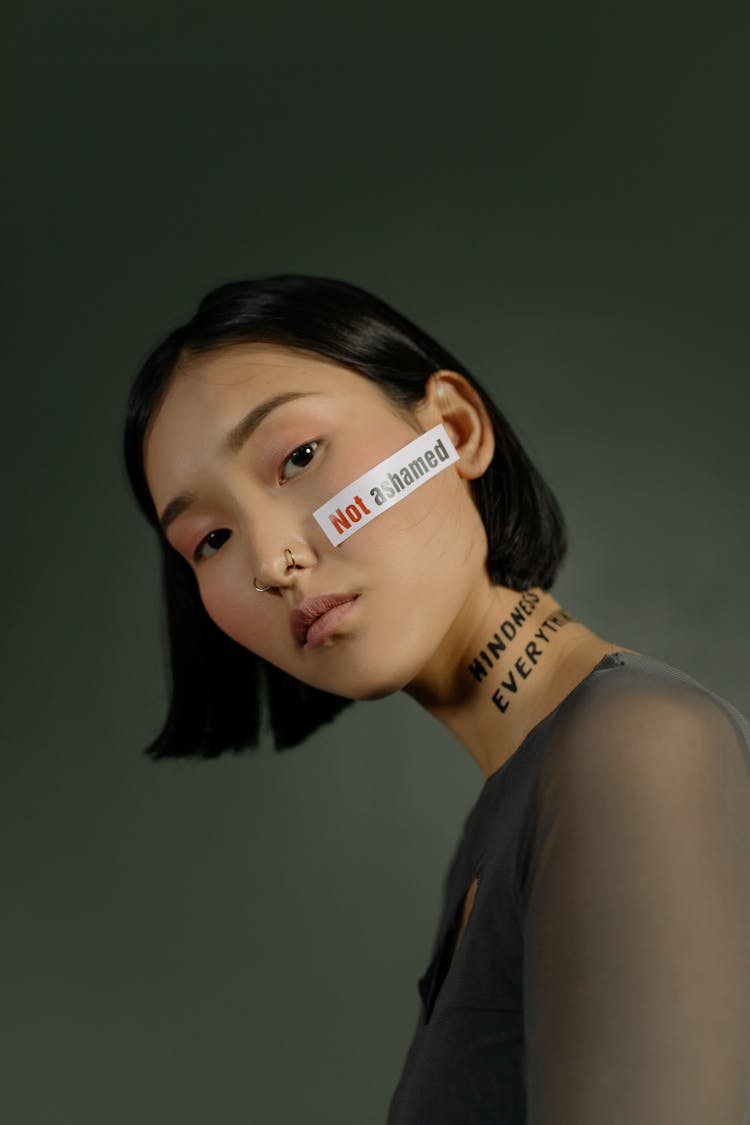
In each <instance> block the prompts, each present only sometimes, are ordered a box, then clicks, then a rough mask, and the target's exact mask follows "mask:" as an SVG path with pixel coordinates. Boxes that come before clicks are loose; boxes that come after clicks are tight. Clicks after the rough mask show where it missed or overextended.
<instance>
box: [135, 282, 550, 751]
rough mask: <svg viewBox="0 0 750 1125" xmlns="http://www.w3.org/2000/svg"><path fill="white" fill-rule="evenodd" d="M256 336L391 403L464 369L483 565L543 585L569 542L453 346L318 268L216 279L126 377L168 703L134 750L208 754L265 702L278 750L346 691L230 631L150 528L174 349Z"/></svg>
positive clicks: (155, 521) (239, 734)
mask: <svg viewBox="0 0 750 1125" xmlns="http://www.w3.org/2000/svg"><path fill="white" fill-rule="evenodd" d="M251 341H257V342H262V343H270V344H280V345H284V346H287V347H292V348H299V349H304V350H306V351H312V352H316V353H317V354H318V355H320V356H322V357H323V358H325V359H329V360H333V361H335V362H336V363H340V364H343V365H345V366H346V367H348V368H350V369H351V370H353V371H355V372H358V373H359V374H360V375H364V376H365V378H367V379H370V380H372V382H374V383H376V384H377V385H378V386H379V387H380V389H381V390H382V391H383V393H384V394H385V395H387V396H388V397H389V398H390V399H391V401H392V402H394V403H395V404H396V405H397V406H399V407H401V408H406V409H409V408H412V407H414V406H415V405H416V404H417V403H418V402H419V401H420V400H421V399H422V398H423V396H424V384H425V382H426V381H427V379H428V377H429V376H430V375H431V374H432V373H433V372H434V371H437V370H440V369H448V370H451V371H457V372H460V374H462V375H464V376H465V377H466V379H468V381H469V382H470V383H471V385H472V386H473V387H474V388H475V389H476V391H477V392H478V394H479V395H480V396H481V398H482V401H483V403H484V405H485V407H486V408H487V412H488V414H489V416H490V418H491V420H492V427H493V430H494V434H495V443H496V445H495V454H494V457H493V460H492V463H491V464H490V466H489V467H488V469H487V470H486V472H485V473H484V474H483V475H482V476H481V477H479V478H478V479H477V480H474V481H472V482H471V487H472V493H473V496H474V499H475V502H476V505H477V508H478V510H479V513H480V516H481V518H482V521H483V523H484V526H485V528H486V530H487V539H488V557H487V571H488V574H489V576H490V579H491V581H492V582H493V583H495V584H496V585H497V584H501V585H504V586H508V587H510V588H511V589H514V590H520V591H524V590H528V589H531V588H532V587H535V586H538V587H540V588H541V589H543V590H548V589H549V588H550V587H551V585H552V584H553V582H554V580H555V577H556V574H557V571H558V569H559V567H560V564H561V562H562V560H563V557H564V555H565V551H566V533H565V523H564V520H563V517H562V513H561V512H560V509H559V507H558V505H557V501H556V500H555V497H554V495H553V493H552V492H551V490H550V489H549V488H548V486H547V484H546V483H545V481H544V480H543V479H542V477H541V475H540V474H539V472H538V471H537V470H536V468H535V467H534V465H533V464H532V463H531V461H530V459H529V457H528V456H527V454H526V452H525V451H524V449H523V447H522V446H521V443H520V441H519V440H518V438H517V437H516V435H515V434H514V432H513V430H512V429H511V427H510V426H509V424H508V422H507V421H506V419H505V418H504V417H503V415H502V413H501V412H500V410H499V409H498V407H497V406H496V405H495V403H494V402H493V401H492V400H491V399H490V398H489V396H488V395H487V394H486V392H485V391H484V390H483V389H482V388H481V387H480V386H479V384H478V383H477V381H476V379H475V378H474V377H473V376H472V375H471V374H470V373H469V372H468V371H467V370H466V368H465V367H464V366H463V365H462V364H461V363H459V362H458V361H457V360H456V359H455V358H454V356H452V355H451V354H450V353H449V352H447V351H446V350H445V348H443V347H441V346H440V345H439V344H438V343H437V342H436V341H435V340H434V339H433V338H432V337H431V336H428V335H427V333H426V332H423V331H422V330H421V329H420V328H418V327H417V326H416V325H415V324H413V323H412V322H411V321H410V320H407V318H406V317H404V316H402V315H401V314H400V313H398V312H396V310H395V309H393V308H391V307H390V305H388V304H386V303H385V301H382V300H380V299H379V298H378V297H375V296H373V295H372V294H371V293H369V292H367V291H366V290H364V289H360V288H358V287H357V286H355V285H350V284H348V283H347V282H345V281H340V280H337V279H334V278H328V277H313V276H309V275H305V274H276V275H273V276H271V277H259V278H251V279H249V280H244V281H235V282H230V283H229V284H226V285H221V286H219V287H218V288H216V289H213V290H212V291H211V292H210V293H208V294H207V295H206V296H205V297H204V298H203V300H202V301H201V302H200V304H199V305H198V308H197V309H196V311H195V313H194V314H193V316H192V317H191V319H190V320H189V321H187V323H186V324H182V325H180V326H179V327H178V328H175V329H174V330H173V331H172V332H170V333H169V335H168V336H167V337H166V338H165V339H164V340H163V341H162V342H161V343H160V344H158V345H157V347H156V348H154V350H153V351H152V352H151V353H150V355H148V357H147V359H146V360H145V362H144V363H143V365H142V367H141V369H140V371H139V372H138V374H137V375H136V378H135V380H134V382H133V385H132V387H131V389H130V392H129V396H128V400H127V407H126V420H125V429H124V441H123V452H124V458H125V467H126V471H127V475H128V478H129V481H130V485H131V487H132V490H133V493H134V495H135V498H136V501H137V503H138V506H139V507H140V509H141V511H142V512H143V514H144V515H145V517H146V519H147V520H148V522H149V523H150V524H151V525H152V526H153V527H154V529H155V530H156V532H157V536H158V539H159V543H160V546H161V552H162V555H161V569H162V580H163V592H164V604H165V611H166V613H165V616H166V630H167V647H168V652H169V659H168V671H169V678H170V687H171V698H170V702H169V712H168V715H167V718H166V720H165V723H164V727H163V730H162V731H161V733H160V734H159V735H158V737H157V738H156V739H155V740H154V741H153V742H152V743H151V744H150V745H149V746H148V747H147V748H146V749H145V750H144V751H143V753H144V754H145V755H148V756H149V757H151V758H153V759H160V758H182V757H198V758H215V757H217V756H218V755H220V754H221V753H222V752H223V751H224V750H233V751H234V752H235V753H238V752H240V751H242V750H244V749H249V748H253V747H255V746H257V744H258V738H259V731H260V725H261V713H262V705H263V706H264V708H265V716H264V717H266V718H267V721H268V724H269V726H270V728H271V731H272V733H273V738H274V746H275V749H276V750H284V749H286V748H288V747H290V746H296V745H297V744H298V743H300V742H302V741H303V739H304V738H306V737H307V736H308V735H310V734H312V733H313V731H315V730H316V729H317V728H318V727H319V726H321V725H322V724H323V723H326V722H330V721H331V720H332V719H334V718H335V717H336V715H337V714H338V713H339V712H340V711H341V710H342V709H343V708H344V707H347V706H348V705H349V704H351V703H352V702H353V701H352V700H351V699H347V698H344V697H342V696H338V695H334V694H332V693H329V692H326V691H321V690H319V689H318V688H314V687H310V686H308V685H307V684H304V683H302V682H300V681H299V680H296V679H295V678H294V677H292V676H290V675H288V674H287V673H286V672H283V671H282V670H281V669H279V668H276V667H275V666H274V665H272V664H270V663H269V662H268V661H266V660H263V659H262V658H260V657H258V656H256V655H255V654H254V653H252V652H250V651H249V650H248V649H246V648H244V647H243V646H242V645H240V644H239V643H238V642H236V641H235V640H233V639H232V638H231V637H229V636H227V635H226V633H224V632H222V630H220V629H219V627H218V626H217V625H216V624H215V623H214V622H213V621H212V619H211V618H210V617H209V616H208V613H207V612H206V610H205V608H204V606H203V603H202V601H201V599H200V594H199V589H198V584H197V580H196V577H195V573H194V571H193V569H192V568H191V566H190V565H189V564H188V562H187V561H186V560H185V559H184V558H183V557H182V556H181V555H180V554H179V553H178V552H177V551H176V550H175V549H174V547H173V546H172V545H171V543H170V542H169V540H168V539H167V538H166V536H165V535H164V534H163V532H162V530H161V528H160V526H159V518H158V513H157V511H156V508H155V506H154V503H153V500H152V498H151V494H150V492H149V489H148V485H147V483H146V477H145V473H144V467H143V440H144V435H145V431H146V427H147V425H148V422H149V419H150V417H151V415H152V414H153V412H154V410H155V409H156V407H157V406H158V404H159V403H160V401H161V399H162V398H163V396H164V394H165V392H166V390H167V388H168V386H169V383H170V379H171V377H172V375H173V373H174V372H175V370H176V368H177V367H178V365H179V363H180V361H181V360H183V359H186V358H188V357H190V356H192V355H200V354H201V353H205V352H210V351H214V350H216V349H220V348H225V347H228V346H231V345H233V344H241V343H248V342H251Z"/></svg>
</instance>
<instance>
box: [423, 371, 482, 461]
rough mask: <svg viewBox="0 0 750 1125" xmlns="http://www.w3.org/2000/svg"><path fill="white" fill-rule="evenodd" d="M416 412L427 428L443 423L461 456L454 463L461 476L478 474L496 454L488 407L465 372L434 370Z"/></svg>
mask: <svg viewBox="0 0 750 1125" xmlns="http://www.w3.org/2000/svg"><path fill="white" fill-rule="evenodd" d="M416 413H417V415H418V416H419V417H420V420H421V421H422V423H423V424H424V425H426V426H428V427H430V426H436V425H437V424H438V423H439V422H442V423H443V425H444V426H445V428H446V430H447V432H448V437H449V438H450V439H451V441H452V442H453V444H454V446H455V447H456V452H457V453H458V455H459V457H460V460H459V461H457V462H456V470H457V472H458V475H459V476H460V477H464V479H466V480H476V478H477V477H481V475H482V473H484V472H485V471H486V469H487V468H488V467H489V465H490V462H491V461H492V458H493V456H494V453H495V434H494V431H493V429H492V422H491V421H490V416H489V414H488V413H487V408H486V407H485V405H484V403H483V402H482V399H481V397H480V395H479V394H478V392H477V391H476V390H475V389H474V387H472V385H471V383H470V382H469V380H468V379H467V378H466V377H465V376H464V375H461V374H460V373H459V372H458V371H449V370H447V369H443V370H440V371H433V373H432V375H430V377H429V379H428V380H427V382H426V383H425V389H424V398H423V399H422V402H420V404H419V406H418V407H417V410H416Z"/></svg>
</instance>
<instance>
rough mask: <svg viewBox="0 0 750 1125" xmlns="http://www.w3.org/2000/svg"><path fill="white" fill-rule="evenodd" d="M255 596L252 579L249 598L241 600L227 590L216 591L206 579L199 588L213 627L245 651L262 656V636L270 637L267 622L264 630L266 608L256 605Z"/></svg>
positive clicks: (218, 589) (220, 588) (219, 588)
mask: <svg viewBox="0 0 750 1125" xmlns="http://www.w3.org/2000/svg"><path fill="white" fill-rule="evenodd" d="M253 593H255V591H254V590H253V586H252V580H250V581H249V592H248V594H247V597H246V598H242V599H236V598H235V599H232V598H230V597H229V596H228V595H227V593H226V591H225V588H222V587H221V586H218V588H217V586H215V585H214V584H212V583H211V582H209V581H208V580H207V579H205V580H203V581H202V582H201V585H200V594H201V601H202V602H203V606H204V609H205V610H206V613H207V614H208V616H209V617H210V618H211V620H212V621H213V623H214V625H216V626H217V628H219V629H221V631H222V633H226V635H227V636H228V637H231V638H232V640H234V641H237V643H238V644H241V645H242V646H243V647H244V648H247V649H250V651H251V652H257V653H258V654H259V655H261V649H262V647H263V637H264V635H265V636H267V635H268V623H267V622H266V625H265V628H264V625H263V618H264V617H265V616H266V615H265V614H264V613H263V607H262V606H256V605H253V603H252V602H251V601H250V600H249V599H250V597H251V595H252V594H253ZM256 597H258V595H257V594H256Z"/></svg>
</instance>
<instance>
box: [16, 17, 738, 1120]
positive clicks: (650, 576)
mask: <svg viewBox="0 0 750 1125" xmlns="http://www.w3.org/2000/svg"><path fill="white" fill-rule="evenodd" d="M208 11H209V9H208V8H207V7H206V6H205V5H203V4H201V5H198V4H194V3H180V4H177V3H174V4H166V3H161V4H159V3H157V4H156V6H155V7H154V6H152V5H150V4H149V5H147V4H144V3H134V2H131V3H129V4H128V5H127V6H126V5H121V6H119V9H118V8H113V7H112V6H110V5H103V6H102V5H94V4H90V5H83V4H81V3H77V2H72V3H66V4H65V5H53V4H51V3H49V2H48V3H44V4H36V5H28V6H27V7H26V11H25V12H23V13H20V12H17V13H16V15H15V16H14V17H13V19H14V23H13V25H12V27H11V28H10V31H11V36H10V38H9V40H8V41H6V52H7V56H8V58H7V63H6V66H5V72H6V77H7V76H8V75H10V78H11V83H10V86H9V96H8V97H6V99H5V105H6V110H7V109H8V108H9V109H10V114H9V127H8V128H6V129H5V130H4V135H5V156H6V162H5V163H6V172H5V182H6V189H9V192H10V195H9V202H8V204H7V205H6V208H5V217H6V220H8V221H7V232H6V237H5V245H6V247H7V248H8V256H7V262H6V269H5V275H6V278H5V279H6V283H7V284H8V298H7V300H6V302H5V307H6V310H7V311H8V312H9V316H8V318H7V325H6V329H5V343H6V347H5V393H6V399H5V406H4V410H3V419H4V426H3V438H4V440H3V443H2V448H3V453H4V455H5V457H6V466H5V475H4V479H5V485H6V487H5V489H4V492H3V524H4V527H5V532H6V534H5V545H4V551H3V566H4V574H5V579H4V592H5V599H4V609H5V613H4V618H5V626H4V631H3V636H4V640H5V642H6V658H5V661H4V683H5V688H6V698H5V703H4V718H5V723H4V729H5V732H6V737H5V739H4V751H3V765H4V774H5V776H4V778H3V784H2V801H3V808H2V827H3V835H4V840H3V846H2V856H3V860H4V875H3V882H2V885H3V895H2V899H3V918H2V927H1V931H0V932H1V933H2V950H1V954H2V964H3V968H4V971H5V973H4V975H5V980H4V984H3V989H2V996H3V999H2V1008H3V1025H4V1026H3V1035H4V1038H5V1039H6V1040H7V1042H6V1044H5V1046H4V1048H3V1063H4V1065H3V1070H4V1076H3V1080H2V1084H1V1085H0V1116H2V1119H3V1120H4V1121H7V1122H9V1125H11V1123H12V1125H103V1123H107V1125H134V1123H136V1122H137V1123H138V1125H165V1123H170V1125H171V1123H179V1125H208V1123H211V1125H213V1123H216V1125H246V1123H248V1122H253V1123H256V1122H257V1123H259V1125H289V1123H291V1125H296V1123H298V1122H299V1123H304V1125H307V1123H313V1125H317V1123H320V1125H353V1123H356V1125H380V1123H383V1122H384V1120H385V1113H386V1107H387V1102H388V1098H389V1096H390V1093H391V1091H392V1089H393V1087H394V1085H395V1082H396V1079H397V1077H398V1074H399V1072H400V1068H401V1065H402V1062H403V1058H404V1055H405V1051H406V1047H407V1044H408V1040H409V1037H410V1035H411V1031H412V1028H413V1024H414V1021H415V1019H416V1016H417V1002H418V997H417V990H416V981H417V978H418V976H419V975H420V974H421V973H422V971H423V970H424V968H425V965H426V962H427V956H428V952H429V948H430V945H431V942H432V939H433V930H434V926H435V924H436V920H437V911H438V906H439V898H440V894H441V882H442V877H443V873H444V869H445V866H446V864H447V861H448V859H449V857H450V854H451V852H452V849H453V847H454V844H455V842H456V839H457V834H458V832H459V830H460V827H461V824H462V821H463V817H464V816H465V814H466V812H467V811H468V808H469V806H470V804H471V802H472V801H473V799H474V797H475V795H476V794H477V792H478V790H479V787H480V785H481V782H482V777H481V775H480V773H479V771H478V769H477V768H476V766H475V765H474V763H473V762H472V761H471V759H470V758H469V755H468V753H467V752H466V751H465V750H464V749H463V748H462V747H461V746H460V745H458V744H457V743H456V742H455V741H454V740H453V739H452V737H450V736H448V735H447V733H445V732H444V731H443V730H442V728H440V727H439V726H438V724H437V723H436V722H435V721H434V720H433V719H432V718H431V717H430V716H428V715H426V714H423V713H421V712H420V711H419V710H418V708H417V707H416V706H415V705H414V704H413V703H411V701H409V700H407V699H406V698H405V697H395V698H391V699H388V700H386V701H382V702H378V703H369V704H360V705H358V706H356V707H354V708H352V709H351V711H350V712H349V713H348V714H347V715H345V716H344V717H343V718H342V719H340V720H339V721H338V722H337V723H336V724H335V725H334V726H332V727H331V728H330V729H327V730H325V732H324V733H323V734H321V735H320V736H318V737H315V738H313V739H312V740H311V741H310V742H309V743H306V744H305V745H303V746H302V747H300V748H298V749H296V750H292V751H289V752H288V753H287V754H282V755H275V754H274V753H273V751H272V749H271V748H270V746H265V747H264V748H262V749H261V750H260V751H259V752H258V754H256V755H255V756H254V757H252V756H250V755H243V756H240V757H238V758H236V759H233V760H226V761H225V760H220V761H218V762H214V763H187V764H186V763H182V764H180V763H174V762H164V763H160V764H158V765H157V764H153V763H151V762H150V761H149V760H147V759H146V758H144V757H142V756H141V750H142V748H143V746H145V744H146V742H147V741H148V740H149V739H150V738H151V737H152V736H153V735H154V733H155V731H156V729H157V728H158V726H159V724H160V722H161V720H162V718H163V715H164V708H165V694H164V674H163V669H162V662H161V639H160V591H159V586H158V581H157V573H156V563H157V554H156V547H155V543H154V541H153V538H152V534H151V532H150V530H149V529H148V528H147V527H146V525H145V524H144V523H143V521H142V520H141V517H140V516H139V514H138V513H137V511H136V510H135V506H134V503H133V501H131V499H130V496H129V494H128V490H127V487H126V482H125V476H124V470H123V467H122V465H121V463H120V459H119V458H120V440H121V425H122V417H123V411H124V402H125V397H126V394H127V390H128V387H129V384H130V381H131V379H132V377H133V375H134V373H135V370H136V368H137V366H138V364H139V363H140V361H141V360H142V359H143V357H144V356H145V354H146V352H147V350H148V349H149V348H150V347H151V346H152V344H153V343H155V342H156V340H157V339H158V338H160V337H161V336H162V335H163V334H164V333H165V332H166V331H167V330H168V329H169V328H171V327H172V326H173V325H175V324H176V323H178V322H179V321H181V320H182V319H184V318H185V317H186V316H188V315H189V314H190V312H191V311H192V309H193V307H194V305H195V304H196V302H197V301H198V299H199V298H200V297H201V296H202V295H203V293H204V292H205V291H206V290H208V289H209V288H210V287H212V286H214V285H217V284H219V283H222V282H224V281H228V280H232V279H236V278H239V277H242V276H248V275H253V276H257V275H261V274H264V273H276V272H283V271H294V272H305V273H319V274H324V275H329V276H334V277H341V278H345V279H347V280H349V281H352V282H355V283H357V284H360V285H363V286H365V287H366V288H370V289H371V290H372V291H374V292H375V293H377V294H378V295H379V296H381V297H384V298H385V299H386V300H387V301H389V302H391V303H392V304H394V305H395V306H396V307H397V308H399V309H400V310H401V311H403V312H404V313H405V314H406V315H408V316H410V317H412V318H413V319H414V320H416V322H417V323H419V324H420V325H421V326H422V327H424V328H425V329H427V331H429V332H431V333H432V334H434V335H435V336H436V337H437V338H438V339H439V340H441V341H442V342H443V343H444V344H445V345H446V346H447V347H448V348H449V349H450V350H452V351H453V352H454V353H455V354H456V355H457V356H458V357H460V359H461V360H462V361H463V362H464V363H465V364H467V366H468V367H469V368H470V369H471V370H472V371H473V372H474V373H475V374H476V375H477V377H478V378H480V379H481V380H483V381H484V382H485V383H486V385H487V386H488V387H490V388H491V389H492V390H493V392H494V393H495V395H496V397H497V399H498V402H499V403H500V405H501V407H502V408H503V409H504V410H505V412H506V413H507V415H508V417H509V419H510V420H511V423H512V424H513V425H514V426H515V427H516V429H517V431H518V433H519V434H520V436H521V438H522V440H523V441H524V442H525V443H526V445H527V448H528V449H529V451H530V453H531V455H532V457H533V458H534V460H535V461H536V463H537V464H538V465H539V467H540V468H541V469H542V471H543V472H544V474H545V475H546V476H547V478H548V479H549V481H550V483H551V484H552V486H553V488H554V489H555V491H556V493H557V495H558V497H559V499H560V502H561V505H562V507H563V510H564V512H565V514H566V517H567V520H568V524H569V528H570V542H571V547H570V553H569V557H568V560H567V563H566V565H565V568H564V570H563V573H562V575H561V578H560V580H559V581H558V583H557V585H556V586H555V588H554V591H553V592H554V593H555V595H556V596H557V597H558V598H559V599H560V601H561V602H562V604H563V606H564V607H565V608H566V609H568V610H569V611H570V612H572V613H574V614H575V615H576V616H578V617H580V618H582V619H583V620H584V621H586V623H587V624H589V625H590V626H591V627H592V628H594V629H595V630H596V631H597V632H599V633H600V634H601V635H602V636H604V637H606V638H608V639H611V640H614V641H616V642H618V643H622V644H623V645H625V646H627V647H631V648H635V649H638V650H640V651H643V652H647V653H650V654H652V655H654V656H657V657H659V658H661V659H663V660H666V661H667V662H668V663H671V664H673V665H675V666H677V667H679V668H682V669H684V670H685V671H687V672H689V673H690V674H692V675H693V676H695V677H696V678H698V679H699V680H701V681H702V682H703V683H704V684H705V685H706V686H708V687H711V688H713V689H714V690H716V691H718V692H719V693H720V694H722V695H724V696H725V697H726V698H728V699H730V700H731V701H732V702H734V703H735V705H737V706H738V707H740V709H741V710H743V711H744V712H745V713H750V687H749V685H748V677H747V671H748V662H747V658H746V644H747V640H746V638H747V635H748V622H749V619H750V612H749V611H750V599H749V598H748V588H747V584H746V577H745V576H746V559H747V550H748V546H749V534H748V521H747V495H748V452H747V449H748V437H747V435H748V421H747V414H748V406H749V405H750V401H749V399H750V396H749V395H748V384H747V370H748V354H749V352H750V349H749V348H748V338H747V331H748V316H747V298H748V254H749V251H750V237H749V235H750V223H749V222H748V216H747V200H748V198H750V176H749V175H748V156H747V132H748V105H749V101H750V99H749V98H748V83H747V77H746V76H747V49H748V36H747V31H748V26H747V18H746V16H745V15H744V12H745V6H744V5H740V4H736V5H731V6H729V5H724V6H722V5H721V4H720V5H716V4H704V5H702V6H697V7H696V6H693V7H692V8H690V7H688V8H686V7H685V6H684V5H678V4H676V3H675V4H670V5H658V4H656V5H655V4H641V5H635V6H634V5H633V4H628V5H625V4H607V3H601V4H593V3H592V4H580V3H579V4H572V5H570V4H565V5H563V4H535V5H528V6H525V7H523V8H522V10H521V11H520V12H519V11H517V10H516V6H515V5H514V6H512V7H511V6H509V5H502V6H499V5H498V6H495V7H493V8H490V6H489V5H487V6H484V5H483V6H479V5H476V6H473V5H467V4H462V5H456V6H450V7H447V6H446V7H444V8H440V7H436V6H435V5H433V4H423V5H419V6H417V5H411V6H409V5H407V6H406V7H405V8H402V7H400V6H398V5H396V4H394V3H389V4H386V5H383V4H379V5H378V6H376V7H373V8H372V9H371V10H367V9H365V8H363V7H361V6H360V5H357V4H352V3H336V4H322V5H320V4H315V5H308V4H295V5H290V4H279V3H274V4H270V5H263V6H258V5H248V4H245V5H240V4H237V5H230V4H228V3H223V4H219V5H218V6H214V7H213V8H212V9H210V14H208ZM8 43H10V46H9V47H8ZM427 572H428V564H427V563H426V573H427ZM394 731H398V737H394Z"/></svg>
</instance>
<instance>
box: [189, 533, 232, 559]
mask: <svg viewBox="0 0 750 1125" xmlns="http://www.w3.org/2000/svg"><path fill="white" fill-rule="evenodd" d="M223 533H224V534H227V535H229V531H228V530H227V528H225V527H219V528H217V529H216V531H209V533H208V535H206V536H204V538H203V539H201V541H200V543H199V544H198V546H197V547H196V548H195V552H194V554H193V559H194V560H195V562H203V560H204V559H205V558H206V557H207V558H209V559H210V558H211V557H212V556H211V555H208V556H206V555H204V553H203V547H204V545H205V544H207V545H208V546H209V547H216V548H217V549H218V547H220V546H221V544H220V543H219V544H217V543H215V542H209V540H211V539H213V536H214V535H221V534H223Z"/></svg>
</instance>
